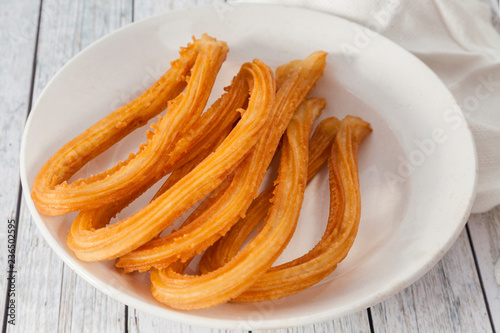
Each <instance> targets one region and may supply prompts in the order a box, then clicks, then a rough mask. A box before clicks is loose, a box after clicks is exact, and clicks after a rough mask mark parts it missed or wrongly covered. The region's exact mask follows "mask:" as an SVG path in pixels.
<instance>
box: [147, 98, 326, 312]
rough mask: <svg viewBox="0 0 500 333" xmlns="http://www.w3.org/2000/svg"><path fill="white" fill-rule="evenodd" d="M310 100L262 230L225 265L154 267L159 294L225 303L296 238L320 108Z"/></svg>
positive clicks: (292, 135) (285, 154)
mask: <svg viewBox="0 0 500 333" xmlns="http://www.w3.org/2000/svg"><path fill="white" fill-rule="evenodd" d="M306 103H307V102H304V103H303V104H302V105H301V107H299V108H298V109H297V111H296V112H295V114H294V116H293V117H292V119H291V120H290V123H289V124H288V127H287V130H286V135H285V136H284V140H283V148H282V154H281V162H280V169H279V176H278V180H277V182H278V185H277V186H276V190H275V194H274V198H273V205H272V207H271V209H270V211H269V214H268V216H267V218H266V221H265V222H264V226H263V228H262V230H261V231H260V232H259V234H258V235H257V236H256V237H255V238H254V239H253V240H252V241H251V242H250V243H249V244H248V245H247V246H246V247H245V248H244V249H243V250H242V251H241V252H239V253H238V254H237V255H236V256H235V257H233V258H232V259H231V260H230V261H229V262H228V263H226V264H225V265H224V266H222V267H220V268H218V269H216V270H214V271H211V272H209V273H207V274H202V275H198V276H192V275H189V276H186V275H183V274H182V272H180V271H176V270H174V267H173V266H170V267H168V268H166V269H163V270H158V269H152V271H151V281H152V292H153V296H154V297H155V298H156V299H158V300H159V301H160V302H162V303H165V304H167V305H169V306H171V307H174V308H178V309H198V308H206V307H209V306H214V305H217V304H220V303H224V302H226V301H228V300H230V299H232V298H234V297H236V296H237V295H239V294H241V293H242V292H244V291H245V290H246V289H247V288H248V286H249V285H252V284H253V283H254V282H255V281H256V280H257V279H258V278H259V276H260V275H261V274H263V273H265V272H266V271H267V270H268V269H269V268H270V267H271V265H272V263H273V262H274V261H275V260H276V258H278V256H279V255H280V254H281V252H282V250H283V248H284V246H286V243H287V242H288V241H289V240H290V238H291V236H292V234H293V231H294V230H295V225H296V223H297V219H298V217H299V212H300V208H301V206H302V199H303V197H304V190H305V187H306V182H307V161H308V148H307V147H308V142H309V134H310V131H311V128H312V124H313V122H314V120H315V119H316V118H317V117H318V115H319V113H320V109H319V108H308V107H307V106H306V105H305V104H306Z"/></svg>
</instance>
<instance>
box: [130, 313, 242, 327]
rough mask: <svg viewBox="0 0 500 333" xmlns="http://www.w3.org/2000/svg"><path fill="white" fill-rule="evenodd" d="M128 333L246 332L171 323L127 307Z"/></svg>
mask: <svg viewBox="0 0 500 333" xmlns="http://www.w3.org/2000/svg"><path fill="white" fill-rule="evenodd" d="M128 315H129V317H128V318H129V324H128V332H129V333H139V332H147V333H163V332H165V333H178V332H190V333H243V332H247V331H240V330H219V329H212V328H207V327H199V326H192V325H185V324H180V323H177V322H173V321H168V320H165V319H162V318H159V317H155V316H152V315H150V314H148V313H145V312H143V311H140V310H137V309H133V308H130V307H129V312H128Z"/></svg>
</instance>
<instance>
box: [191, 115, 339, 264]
mask: <svg viewBox="0 0 500 333" xmlns="http://www.w3.org/2000/svg"><path fill="white" fill-rule="evenodd" d="M339 125H340V121H339V120H338V119H337V118H334V117H331V118H326V119H324V120H323V121H321V122H320V123H319V124H318V126H317V127H316V129H315V130H314V133H313V135H312V137H311V139H310V141H309V165H308V168H307V181H310V180H311V179H312V178H313V177H314V175H315V174H316V173H317V171H318V170H319V168H320V167H321V166H322V165H323V164H324V163H325V162H326V161H327V159H328V156H329V155H330V150H331V146H332V142H333V140H334V138H335V134H336V133H337V130H338V127H339ZM273 191H274V186H270V187H268V188H267V189H266V190H264V191H263V192H262V193H261V194H260V195H259V196H258V197H257V198H256V199H255V200H254V201H253V202H252V205H251V206H250V208H249V209H248V211H247V213H246V216H245V218H242V219H240V220H239V221H238V223H236V224H235V225H234V226H233V227H232V228H231V230H229V232H228V233H227V234H225V235H224V237H222V238H221V239H219V240H218V241H217V242H216V243H215V244H213V245H212V246H211V247H209V248H208V249H207V250H206V251H205V253H204V254H203V257H202V258H201V260H200V263H199V269H200V271H201V272H202V273H208V272H210V271H213V270H215V269H217V268H218V267H221V266H223V265H224V264H225V263H227V262H228V261H229V260H231V258H232V257H234V256H235V255H236V253H238V251H239V250H240V248H241V247H242V246H243V244H244V243H245V241H246V239H247V238H248V237H249V236H250V234H251V233H252V232H253V231H254V230H255V229H256V228H257V227H258V226H259V225H260V224H261V223H262V221H263V220H264V218H265V217H266V214H267V212H268V211H269V208H270V207H271V205H272V203H271V199H272V197H273Z"/></svg>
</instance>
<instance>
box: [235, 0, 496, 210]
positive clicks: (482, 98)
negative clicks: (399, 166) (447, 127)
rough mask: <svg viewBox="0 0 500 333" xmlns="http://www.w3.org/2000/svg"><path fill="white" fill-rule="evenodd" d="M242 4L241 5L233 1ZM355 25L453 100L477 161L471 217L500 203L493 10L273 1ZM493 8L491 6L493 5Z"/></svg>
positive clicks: (476, 4) (448, 1)
mask: <svg viewBox="0 0 500 333" xmlns="http://www.w3.org/2000/svg"><path fill="white" fill-rule="evenodd" d="M234 2H238V1H234ZM241 2H265V3H275V4H285V5H293V6H302V7H306V8H311V9H316V10H320V11H324V12H327V13H331V14H335V15H337V16H340V17H343V18H346V19H348V20H351V21H354V22H356V23H359V24H361V25H364V26H366V27H368V28H371V29H372V30H375V31H377V32H378V33H380V34H382V35H384V36H386V37H388V38H389V39H391V40H392V41H394V42H395V43H397V44H399V45H400V46H402V47H403V48H405V49H406V50H408V51H410V52H411V53H413V54H414V55H416V56H417V57H418V58H420V60H422V61H423V62H424V63H425V64H427V66H429V67H430V68H431V69H432V70H434V72H435V73H436V74H437V75H438V76H439V77H440V78H441V80H442V81H443V82H444V83H445V84H446V86H447V87H448V88H449V89H450V91H451V92H452V94H453V95H454V96H455V99H456V100H457V102H458V104H459V105H460V106H461V108H462V111H463V112H464V113H465V116H466V118H467V121H468V124H469V126H470V128H471V129H472V132H473V134H474V138H475V143H476V147H477V153H478V160H479V177H478V187H477V196H476V200H475V202H474V205H473V207H472V212H473V213H480V212H486V211H488V210H490V209H492V208H493V207H495V206H496V205H499V204H500V34H499V33H498V32H497V31H496V30H495V28H494V27H493V24H492V19H493V16H494V15H495V11H494V10H492V7H490V6H489V5H488V4H487V3H484V2H480V1H479V0H419V1H410V0H352V1H344V0H332V1H329V0H321V1H307V0H271V1H259V0H256V1H248V0H246V1H241ZM492 4H493V2H492Z"/></svg>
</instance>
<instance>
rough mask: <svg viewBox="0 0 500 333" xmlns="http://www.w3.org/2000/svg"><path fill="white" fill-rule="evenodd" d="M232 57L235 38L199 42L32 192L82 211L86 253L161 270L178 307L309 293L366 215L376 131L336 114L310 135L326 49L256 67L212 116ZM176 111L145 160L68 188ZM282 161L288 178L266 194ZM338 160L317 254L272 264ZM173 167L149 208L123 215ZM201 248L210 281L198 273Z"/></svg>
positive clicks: (44, 202) (77, 238)
mask: <svg viewBox="0 0 500 333" xmlns="http://www.w3.org/2000/svg"><path fill="white" fill-rule="evenodd" d="M227 52H228V47H227V45H226V43H225V42H222V41H217V40H216V39H214V38H212V37H209V36H208V35H203V36H202V37H201V38H200V39H194V38H193V42H192V43H191V44H189V45H188V46H187V47H186V48H183V49H181V52H180V57H179V59H178V60H176V61H174V62H172V64H171V65H172V66H171V69H170V70H168V71H167V72H166V73H165V74H164V76H163V77H162V78H160V80H158V82H156V83H155V84H154V85H153V86H152V87H151V88H149V89H148V90H147V91H145V92H144V93H143V94H142V95H141V96H139V97H138V98H137V99H135V100H134V101H132V102H130V103H129V104H127V105H125V106H123V107H121V108H119V109H117V110H116V111H114V112H112V113H111V114H110V115H108V116H106V117H105V118H103V119H102V120H100V121H99V122H97V123H96V124H95V125H93V126H91V127H90V128H89V129H87V130H86V131H84V132H83V133H82V134H80V135H79V136H77V137H76V138H75V139H73V140H71V141H70V142H69V143H67V144H66V145H64V146H63V147H62V148H61V149H60V150H59V151H57V152H56V153H55V154H54V155H53V156H52V157H51V158H50V159H49V160H48V161H47V162H46V163H45V164H44V166H43V167H42V168H41V170H40V172H39V174H38V175H37V177H36V179H35V182H34V184H33V189H32V198H33V201H34V202H35V205H36V207H37V209H38V210H39V212H40V213H42V214H46V215H61V214H65V213H68V212H72V211H79V214H78V215H77V216H76V218H75V220H74V221H73V224H72V226H71V229H70V232H69V234H68V238H67V244H68V246H69V248H70V249H71V250H72V251H73V252H74V253H75V255H76V256H77V257H78V258H79V259H80V260H84V261H98V260H109V259H116V261H115V264H116V266H117V267H119V268H123V270H124V271H125V272H132V271H141V272H143V271H148V270H151V283H152V285H151V290H152V294H153V296H154V297H155V298H156V299H157V300H159V301H160V302H162V303H164V304H166V305H168V306H170V307H173V308H176V309H199V308H206V307H211V306H215V305H217V304H221V303H224V302H227V301H232V302H256V301H266V300H272V299H277V298H281V297H285V296H287V295H291V294H295V293H297V292H299V291H301V290H304V289H305V288H308V287H310V286H312V285H314V284H316V283H317V282H318V281H320V280H321V279H323V278H324V277H325V276H327V275H328V274H330V273H331V272H332V271H333V270H334V269H335V268H336V266H337V264H338V263H339V262H341V261H342V260H343V259H344V258H345V256H346V255H347V253H348V251H349V250H350V248H351V246H352V244H353V241H354V238H355V236H356V233H357V230H358V225H359V220H360V209H361V208H360V207H361V206H360V205H361V203H360V193H359V180H358V166H357V151H358V147H359V145H360V144H361V141H362V140H363V138H364V137H365V136H366V135H367V134H368V133H370V132H371V128H370V125H369V124H368V123H366V122H364V121H363V120H361V119H360V118H357V117H351V116H348V117H346V118H345V119H344V120H343V121H342V122H340V121H339V120H337V119H336V118H333V117H331V118H327V119H325V120H323V121H322V122H320V123H319V124H318V126H317V127H316V129H315V131H314V133H313V135H312V136H311V138H310V133H311V132H312V128H313V123H314V122H315V120H316V119H317V117H318V116H319V115H320V113H321V111H322V110H323V109H324V108H325V106H326V102H325V100H324V99H323V98H319V97H315V98H308V95H309V94H310V92H311V91H312V90H313V89H314V87H315V86H316V84H317V82H318V80H319V78H320V77H321V76H322V75H323V71H324V68H325V66H326V53H325V52H322V51H317V52H314V53H312V54H311V55H310V56H308V57H307V58H305V59H303V60H294V61H291V62H289V63H286V64H284V65H282V66H279V67H278V68H277V69H276V73H275V75H276V78H275V77H274V75H273V72H272V71H271V69H270V68H269V67H268V66H267V65H266V64H265V63H264V62H262V61H260V60H258V59H256V60H253V61H252V62H247V63H245V64H243V65H242V66H241V68H240V71H239V72H238V73H237V74H236V75H235V77H234V78H233V80H232V81H231V84H230V85H229V86H228V87H226V88H225V93H224V94H222V96H220V98H219V99H218V100H217V101H216V102H215V103H214V104H213V105H212V106H210V108H208V110H206V111H204V109H205V106H206V103H207V101H208V98H209V95H210V93H211V90H212V87H213V84H214V82H215V79H216V76H217V73H218V71H219V69H220V67H221V65H222V63H223V61H224V60H225V58H226V53H227ZM165 109H166V113H165V115H164V116H159V117H158V122H157V123H156V124H153V125H151V127H152V128H153V130H152V131H147V142H146V143H145V144H142V145H141V146H140V148H139V151H138V152H137V153H136V154H130V156H129V158H127V159H126V160H125V161H123V162H119V163H118V164H117V165H115V166H114V167H112V168H110V169H108V170H106V171H103V172H101V173H99V174H97V175H94V176H89V177H87V178H85V179H78V180H76V181H74V182H71V183H68V182H69V180H70V178H71V177H72V176H73V175H74V174H75V173H76V172H77V171H78V170H79V169H81V168H82V167H83V166H84V165H85V164H87V163H88V162H89V161H91V160H92V159H93V158H95V157H96V156H98V155H99V154H101V153H102V152H104V151H105V150H107V149H108V148H110V147H111V146H112V145H113V144H115V143H116V142H118V141H119V140H121V139H122V138H124V137H125V136H126V135H127V134H129V133H130V132H132V131H133V130H134V129H136V128H138V127H140V126H143V125H145V124H146V123H147V122H148V120H149V119H151V118H152V117H154V116H157V115H158V114H159V113H160V112H162V111H163V110H165ZM275 157H276V159H278V157H279V158H280V165H279V171H278V178H277V179H276V181H275V182H274V184H273V185H272V186H269V187H268V188H267V189H265V190H264V191H262V192H261V193H260V194H259V188H260V187H261V185H262V184H261V183H262V181H263V179H264V177H265V174H266V172H267V171H268V168H269V165H270V164H271V162H272V160H273V158H275ZM327 159H328V160H329V170H330V179H329V181H330V195H331V197H330V215H329V220H328V224H327V227H326V230H325V233H324V235H323V237H322V238H321V240H320V241H319V242H318V244H317V245H316V246H315V247H314V248H313V249H311V251H309V252H308V253H307V254H305V255H303V256H301V257H300V258H297V259H295V260H292V261H290V262H288V263H285V264H282V265H279V266H276V267H272V265H273V263H274V262H275V260H276V259H277V258H278V257H279V256H280V255H281V253H282V252H283V250H284V249H285V248H286V246H287V244H288V243H289V241H290V240H291V238H292V236H293V233H294V231H295V227H296V224H297V220H298V218H299V214H300V210H301V206H302V202H303V199H304V191H305V187H306V185H307V182H308V181H309V180H310V179H311V178H312V177H313V176H314V174H316V172H317V171H318V170H319V168H320V167H321V165H322V164H324V162H325V161H326V160H327ZM167 175H168V178H167V179H166V181H165V182H164V184H163V185H162V186H161V187H160V189H159V190H158V192H157V193H156V195H154V197H153V198H152V199H151V200H150V201H149V203H148V204H147V205H145V206H144V207H142V208H141V209H139V210H138V211H137V212H135V213H133V214H131V215H130V216H128V217H125V218H122V219H121V220H120V221H117V222H112V219H113V217H115V216H116V214H118V213H119V212H120V211H121V210H123V209H124V208H125V207H127V206H128V205H129V204H130V203H131V202H133V201H134V200H136V199H137V198H139V197H141V195H143V194H144V193H145V192H146V191H147V190H148V189H149V188H150V187H151V186H153V185H154V184H155V183H157V182H158V181H159V180H160V179H162V178H164V177H166V176H167ZM141 199H142V198H141ZM196 204H198V206H196V208H194V209H193V211H192V213H191V214H190V215H189V216H188V217H187V218H186V220H185V221H184V223H183V224H182V225H181V226H180V227H178V230H173V231H169V234H167V230H169V229H167V228H168V227H170V226H172V224H173V223H174V221H175V220H176V219H178V218H180V217H181V216H182V215H183V214H185V213H186V212H187V211H188V210H189V209H191V208H192V207H195V205H196ZM253 232H256V236H255V237H254V238H253V239H250V240H247V238H249V236H250V234H251V233H253ZM245 242H247V244H246V245H244V244H245ZM198 254H203V256H202V257H201V259H200V262H199V265H198V268H199V275H187V274H185V273H184V271H185V270H186V268H187V266H188V265H189V263H190V262H191V261H192V259H193V258H194V257H195V256H196V255H198Z"/></svg>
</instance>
